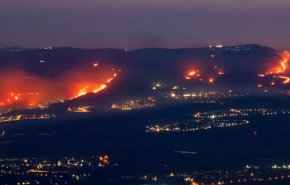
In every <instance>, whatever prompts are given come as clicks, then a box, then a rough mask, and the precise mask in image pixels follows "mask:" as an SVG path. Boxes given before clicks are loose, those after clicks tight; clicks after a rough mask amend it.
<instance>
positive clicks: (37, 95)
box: [0, 64, 120, 109]
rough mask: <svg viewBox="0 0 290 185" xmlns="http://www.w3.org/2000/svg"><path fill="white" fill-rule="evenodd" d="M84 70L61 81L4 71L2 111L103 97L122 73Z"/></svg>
mask: <svg viewBox="0 0 290 185" xmlns="http://www.w3.org/2000/svg"><path fill="white" fill-rule="evenodd" d="M95 67H96V66H95V65H93V66H83V67H79V68H78V69H74V70H70V71H68V72H66V73H64V74H62V75H61V76H58V77H57V78H42V77H39V76H36V75H32V74H28V73H26V72H24V71H21V70H14V69H2V70H0V87H1V91H0V108H1V107H2V108H5V109H7V108H22V107H29V106H36V105H45V104H49V103H52V102H56V101H63V100H68V99H74V98H77V97H80V96H84V95H86V94H88V93H99V92H100V91H103V90H105V89H106V88H107V87H108V85H109V84H111V83H112V82H113V80H114V79H116V77H117V75H118V73H119V71H120V70H118V72H116V70H112V68H111V67H109V66H102V65H100V64H98V68H95Z"/></svg>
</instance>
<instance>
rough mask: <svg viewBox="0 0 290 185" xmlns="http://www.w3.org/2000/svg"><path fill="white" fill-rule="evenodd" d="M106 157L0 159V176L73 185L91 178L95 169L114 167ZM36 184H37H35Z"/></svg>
mask: <svg viewBox="0 0 290 185" xmlns="http://www.w3.org/2000/svg"><path fill="white" fill-rule="evenodd" d="M117 165H118V164H117V163H112V161H111V160H110V158H109V156H108V155H100V156H97V155H93V156H89V157H63V158H4V159H0V176H2V177H4V176H10V177H11V176H18V178H20V179H21V177H23V179H24V180H22V181H19V182H18V183H20V184H23V182H25V180H26V179H27V177H28V176H30V177H31V175H34V178H33V180H30V181H27V180H26V182H27V184H35V183H36V184H39V183H40V184H41V182H42V183H44V182H45V181H46V180H47V179H50V181H51V183H52V182H54V183H53V184H75V182H76V181H77V182H79V181H80V180H85V178H87V177H89V176H91V172H92V171H93V170H96V169H100V168H106V167H115V166H117ZM37 182H38V183H37Z"/></svg>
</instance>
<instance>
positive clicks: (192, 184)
mask: <svg viewBox="0 0 290 185" xmlns="http://www.w3.org/2000/svg"><path fill="white" fill-rule="evenodd" d="M190 185H198V183H197V182H194V181H192V182H191V184H190Z"/></svg>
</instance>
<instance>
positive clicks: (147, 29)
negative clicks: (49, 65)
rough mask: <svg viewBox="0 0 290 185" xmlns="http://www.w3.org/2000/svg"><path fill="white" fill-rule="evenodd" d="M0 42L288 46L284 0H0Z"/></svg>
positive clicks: (289, 15) (289, 25)
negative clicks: (254, 44) (253, 44)
mask: <svg viewBox="0 0 290 185" xmlns="http://www.w3.org/2000/svg"><path fill="white" fill-rule="evenodd" d="M0 25H1V26H0V47H8V46H19V47H44V46H57V47H60V46H71V47H84V48H128V49H136V48H142V47H168V48H179V47H199V46H208V45H210V44H217V43H223V44H226V45H230V44H246V43H257V44H262V45H267V46H271V47H274V48H276V49H290V1H289V0H0Z"/></svg>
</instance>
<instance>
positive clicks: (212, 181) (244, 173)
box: [122, 165, 290, 185]
mask: <svg viewBox="0 0 290 185" xmlns="http://www.w3.org/2000/svg"><path fill="white" fill-rule="evenodd" d="M274 166H275V165H274ZM289 172H290V169H288V167H287V168H283V169H282V170H280V169H277V168H273V167H272V168H269V167H268V166H250V165H247V166H246V167H245V168H241V169H231V170H227V169H208V170H193V171H189V172H182V173H180V172H174V171H171V172H169V173H166V174H161V175H155V174H152V173H151V174H145V175H142V176H136V177H135V176H123V177H122V178H123V179H124V180H135V179H138V180H140V181H143V182H144V183H145V182H146V183H150V182H155V183H156V182H162V183H169V184H171V183H172V184H174V183H175V182H179V183H180V182H181V181H184V184H190V185H227V184H251V183H269V182H274V183H275V182H277V183H278V182H279V181H283V180H287V181H288V180H289V179H290V175H289Z"/></svg>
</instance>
